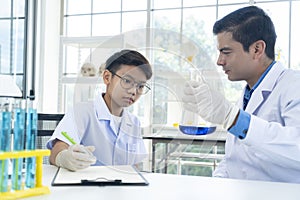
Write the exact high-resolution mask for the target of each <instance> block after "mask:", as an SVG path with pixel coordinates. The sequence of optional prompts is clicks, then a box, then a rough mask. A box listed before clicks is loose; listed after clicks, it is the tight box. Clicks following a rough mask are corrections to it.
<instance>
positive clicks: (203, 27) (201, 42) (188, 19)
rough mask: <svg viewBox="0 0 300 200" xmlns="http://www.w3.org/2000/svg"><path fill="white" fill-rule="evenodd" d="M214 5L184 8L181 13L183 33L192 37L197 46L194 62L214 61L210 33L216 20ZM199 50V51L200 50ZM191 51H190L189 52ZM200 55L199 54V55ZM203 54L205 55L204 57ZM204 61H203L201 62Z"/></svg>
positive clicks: (211, 34) (212, 42)
mask: <svg viewBox="0 0 300 200" xmlns="http://www.w3.org/2000/svg"><path fill="white" fill-rule="evenodd" d="M215 12H216V9H215V7H200V8H194V9H185V10H184V13H183V31H182V32H183V35H185V36H187V37H188V38H190V39H192V40H193V41H194V42H195V43H196V44H197V45H198V47H200V48H201V49H198V52H195V53H197V54H198V55H199V56H198V57H197V58H195V60H194V63H196V64H199V65H203V64H204V63H205V62H206V61H209V62H210V63H207V64H209V65H211V64H213V65H214V63H215V60H214V59H215V58H216V55H215V54H216V52H217V51H216V44H215V39H214V35H213V33H212V29H213V25H214V23H215V21H216V14H215ZM200 51H201V52H200ZM191 53H192V52H191ZM200 55H201V56H200ZM203 55H206V56H205V57H204V56H203ZM203 62H204V63H203Z"/></svg>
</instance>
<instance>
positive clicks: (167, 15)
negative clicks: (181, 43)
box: [153, 9, 181, 32]
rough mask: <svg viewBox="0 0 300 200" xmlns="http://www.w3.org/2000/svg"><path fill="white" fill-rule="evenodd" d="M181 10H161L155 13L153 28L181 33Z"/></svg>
mask: <svg viewBox="0 0 300 200" xmlns="http://www.w3.org/2000/svg"><path fill="white" fill-rule="evenodd" d="M180 13H181V10H180V9H176V10H161V11H155V12H153V28H158V29H165V30H172V31H175V32H180V24H181V22H180V21H181V14H180Z"/></svg>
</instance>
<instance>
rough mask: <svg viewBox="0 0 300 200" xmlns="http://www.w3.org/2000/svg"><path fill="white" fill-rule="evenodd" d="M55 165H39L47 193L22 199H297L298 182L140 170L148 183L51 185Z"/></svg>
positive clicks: (299, 192)
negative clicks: (129, 184)
mask: <svg viewBox="0 0 300 200" xmlns="http://www.w3.org/2000/svg"><path fill="white" fill-rule="evenodd" d="M56 170H57V168H56V167H55V166H50V165H44V166H43V184H44V185H45V186H49V188H50V191H51V193H50V194H47V195H41V196H36V197H30V198H26V200H52V199H55V200H57V199H71V200H77V199H87V200H94V199H95V200H98V199H107V200H115V199H122V200H127V199H128V200H141V199H142V200H147V199H149V200H150V199H151V200H153V199H157V200H160V199H164V200H167V199H172V200H174V199H175V200H176V199H178V200H179V199H180V200H182V199H205V200H207V199H216V200H227V199H228V200H245V199H247V200H248V199H249V200H250V199H251V200H254V199H272V200H283V199H289V200H299V199H300V184H290V183H276V182H264V181H245V180H234V179H223V178H211V177H199V176H184V175H170V174H155V173H143V175H144V177H145V178H146V179H147V180H148V181H149V183H150V184H149V186H104V187H99V186H73V187H65V186H64V187H62V186H57V187H52V186H51V181H52V179H53V176H54V174H55V172H56Z"/></svg>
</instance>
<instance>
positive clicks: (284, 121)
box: [183, 6, 300, 183]
mask: <svg viewBox="0 0 300 200" xmlns="http://www.w3.org/2000/svg"><path fill="white" fill-rule="evenodd" d="M213 32H214V34H215V35H216V36H217V42H218V50H219V57H218V60H217V64H218V65H219V66H222V68H223V71H224V72H225V74H227V76H228V79H229V80H231V81H240V80H245V81H246V82H247V85H246V87H245V89H244V92H243V95H242V97H241V99H240V101H239V102H238V105H232V104H231V103H229V102H228V101H227V100H226V99H225V98H224V97H223V96H222V95H221V94H220V93H218V92H217V91H214V90H213V89H212V88H210V87H209V85H208V84H206V83H205V81H202V82H188V83H187V84H186V87H185V91H184V92H185V96H184V97H183V100H184V102H185V103H186V104H185V107H186V108H187V109H189V110H192V111H195V112H197V113H199V115H201V116H202V117H203V118H204V119H206V120H207V121H210V122H213V123H217V124H222V125H223V127H224V128H225V129H226V130H228V132H229V134H228V136H227V140H226V146H225V157H224V159H223V160H222V161H221V163H220V165H219V166H218V168H217V169H216V170H215V171H214V173H213V176H215V177H225V178H237V179H250V180H264V181H280V182H292V183H300V92H299V88H300V72H299V71H293V70H290V69H286V68H284V67H283V66H282V65H281V63H279V62H276V61H275V59H274V57H275V53H274V46H275V42H276V33H275V28H274V25H273V23H272V21H271V19H270V18H269V16H268V15H267V14H266V13H265V12H264V11H263V10H262V9H260V8H258V7H255V6H249V7H245V8H241V9H238V10H236V11H234V12H232V13H230V14H229V15H227V16H225V17H224V18H222V19H220V20H219V21H217V22H216V23H215V25H214V28H213Z"/></svg>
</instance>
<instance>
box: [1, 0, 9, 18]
mask: <svg viewBox="0 0 300 200" xmlns="http://www.w3.org/2000/svg"><path fill="white" fill-rule="evenodd" d="M10 10H11V0H1V6H0V17H11V13H10Z"/></svg>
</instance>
